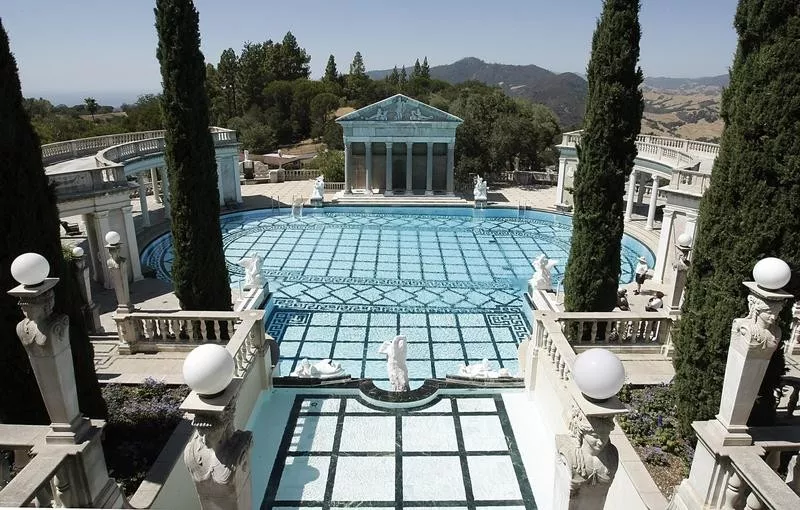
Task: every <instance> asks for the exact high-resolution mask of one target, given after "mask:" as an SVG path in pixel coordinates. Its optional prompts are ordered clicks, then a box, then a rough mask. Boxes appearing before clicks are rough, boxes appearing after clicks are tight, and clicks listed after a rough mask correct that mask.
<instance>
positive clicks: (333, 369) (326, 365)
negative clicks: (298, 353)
mask: <svg viewBox="0 0 800 510" xmlns="http://www.w3.org/2000/svg"><path fill="white" fill-rule="evenodd" d="M289 375H290V376H292V377H302V378H311V377H315V378H317V379H331V378H334V377H344V376H345V375H347V374H346V373H345V371H344V369H343V368H342V365H341V363H334V362H333V361H331V360H330V359H328V358H325V359H324V360H322V361H320V362H318V363H315V364H313V365H312V364H311V362H310V361H308V358H305V359H303V361H301V362H300V364H299V365H297V368H295V369H294V372H292V373H291V374H289Z"/></svg>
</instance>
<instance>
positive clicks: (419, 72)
mask: <svg viewBox="0 0 800 510" xmlns="http://www.w3.org/2000/svg"><path fill="white" fill-rule="evenodd" d="M420 76H422V65H420V63H419V59H417V60H416V61H415V62H414V70H413V71H411V79H412V80H414V79H416V78H419V77H420Z"/></svg>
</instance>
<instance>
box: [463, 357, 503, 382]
mask: <svg viewBox="0 0 800 510" xmlns="http://www.w3.org/2000/svg"><path fill="white" fill-rule="evenodd" d="M458 375H459V376H461V377H469V378H470V379H497V378H498V377H511V374H510V373H509V372H508V369H507V368H501V369H500V370H492V365H491V363H489V360H488V359H487V358H483V361H480V362H477V363H470V364H469V365H465V364H463V363H462V364H461V366H460V367H458Z"/></svg>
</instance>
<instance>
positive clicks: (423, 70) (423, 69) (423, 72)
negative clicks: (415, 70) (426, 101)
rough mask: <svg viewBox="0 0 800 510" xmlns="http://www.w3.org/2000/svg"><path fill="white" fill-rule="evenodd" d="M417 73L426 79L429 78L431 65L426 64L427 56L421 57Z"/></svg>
mask: <svg viewBox="0 0 800 510" xmlns="http://www.w3.org/2000/svg"><path fill="white" fill-rule="evenodd" d="M419 75H420V77H422V78H424V79H426V80H430V79H431V67H430V66H429V65H428V57H425V58H423V59H422V67H421V68H420V74H419Z"/></svg>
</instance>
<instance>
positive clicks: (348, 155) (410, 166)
mask: <svg viewBox="0 0 800 510" xmlns="http://www.w3.org/2000/svg"><path fill="white" fill-rule="evenodd" d="M354 143H359V142H358V141H353V140H346V141H345V144H344V148H345V150H344V182H345V184H344V192H345V193H352V192H353V189H360V188H362V187H363V188H364V190H365V192H366V193H367V194H372V193H373V190H375V189H378V190H385V191H384V194H385V195H386V196H392V195H394V194H395V193H398V192H399V193H404V194H412V193H413V192H414V191H424V193H425V195H433V194H434V192H440V193H442V192H443V193H445V194H447V195H452V194H453V191H454V178H453V172H454V166H455V140H448V141H445V142H440V141H430V140H428V141H413V140H408V141H402V142H397V141H389V140H387V141H375V140H367V141H364V142H362V143H363V144H364V154H363V156H364V172H365V175H364V176H363V180H362V178H361V176H359V175H358V174H357V168H356V166H357V165H356V164H355V163H354V160H355V158H356V157H357V156H361V154H358V155H356V154H354V152H353V145H354ZM415 144H418V145H424V146H425V176H424V177H425V180H424V184H422V183H421V182H415V181H417V179H414V174H415V172H414V156H415V155H414V145H415ZM435 145H446V146H447V147H446V153H445V154H440V155H438V156H439V157H440V156H445V160H446V163H445V168H444V179H441V177H442V176H441V174H439V173H438V172H437V169H436V168H435V167H436V166H437V165H435V157H436V158H437V159H436V160H437V161H438V157H437V155H435V154H434V153H435V150H434V149H435ZM401 146H404V147H405V151H402V149H401V150H398V148H400V147H401ZM376 147H379V148H382V149H385V150H384V151H381V152H379V153H378V154H376V153H375V152H376V151H375V150H374V149H375V148H376ZM380 156H383V165H376V164H375V163H376V160H377V159H380ZM417 156H419V154H417ZM401 160H404V163H405V164H404V167H405V168H402V167H401V168H395V165H394V164H395V162H396V161H401ZM379 172H380V173H379ZM398 173H402V174H403V177H404V178H402V177H400V176H399V174H398ZM435 174H436V177H437V178H435ZM420 180H421V179H420ZM437 181H438V182H437ZM442 181H444V182H442ZM381 184H383V185H381ZM376 185H377V186H376Z"/></svg>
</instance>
